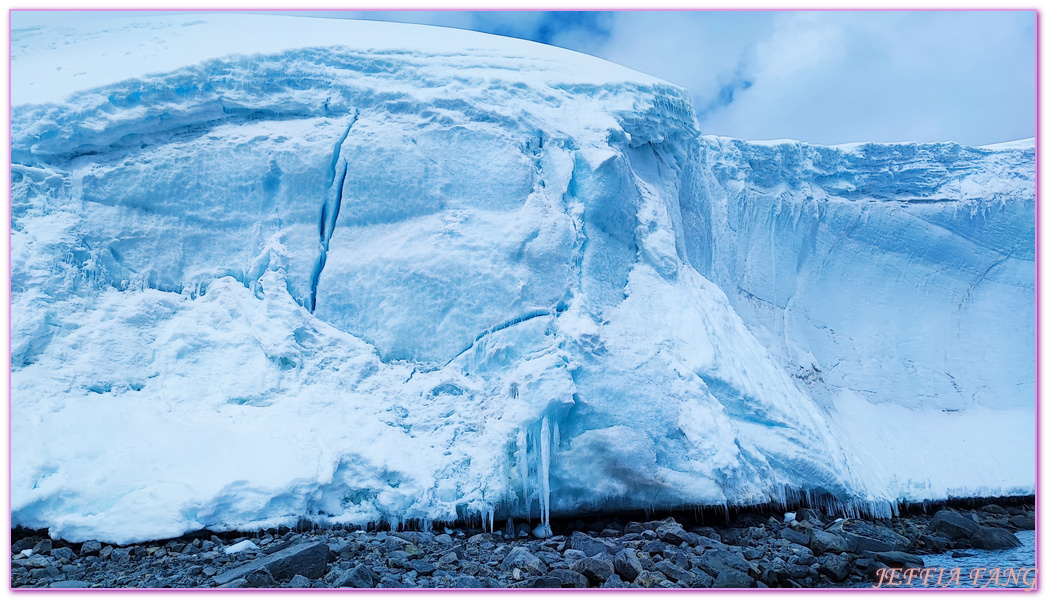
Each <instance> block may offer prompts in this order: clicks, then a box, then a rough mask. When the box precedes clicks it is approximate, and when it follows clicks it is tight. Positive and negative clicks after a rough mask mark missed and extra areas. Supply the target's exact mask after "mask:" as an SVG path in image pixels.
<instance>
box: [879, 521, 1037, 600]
mask: <svg viewBox="0 0 1047 600" xmlns="http://www.w3.org/2000/svg"><path fill="white" fill-rule="evenodd" d="M1015 536H1017V537H1018V541H1020V542H1021V543H1022V545H1021V546H1019V547H1017V548H1008V549H1006V550H959V551H957V552H962V553H964V554H969V555H970V556H965V557H961V558H953V557H952V554H953V553H952V552H946V553H944V554H927V555H924V556H922V557H921V558H923V564H924V567H925V568H926V569H930V570H931V573H930V575H929V576H928V577H927V578H926V584H925V583H924V578H923V576H922V575H923V574H920V575H917V576H915V577H913V578H912V579H911V581H909V582H908V583H907V582H905V581H904V580H902V581H901V583H902V585H901V586H897V587H903V588H904V587H914V588H922V587H928V588H930V587H935V588H943V587H948V588H983V587H984V588H1003V587H1009V588H1028V587H1032V586H1034V585H1035V584H1036V574H1037V573H1036V571H1035V570H1032V571H1030V569H1035V567H1036V532H1034V531H1019V532H1018V533H1016V534H1015ZM941 569H944V570H945V573H944V575H942V574H941V573H942V571H941ZM955 569H959V572H958V573H957V572H956V571H955ZM993 569H999V571H998V572H994V571H993ZM1009 570H1010V571H1009ZM957 574H958V577H956V575H957ZM994 575H995V576H996V577H995V578H994ZM899 579H900V578H899V577H896V578H895V582H898V581H899ZM1016 579H1017V581H1016ZM957 580H958V581H957ZM874 585H875V584H874ZM884 587H886V586H884ZM892 587H896V586H892Z"/></svg>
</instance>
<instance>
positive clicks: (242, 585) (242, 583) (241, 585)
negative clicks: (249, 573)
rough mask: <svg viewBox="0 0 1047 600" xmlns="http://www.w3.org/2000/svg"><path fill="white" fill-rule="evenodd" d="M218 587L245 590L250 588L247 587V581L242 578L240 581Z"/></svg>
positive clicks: (235, 580) (236, 580)
mask: <svg viewBox="0 0 1047 600" xmlns="http://www.w3.org/2000/svg"><path fill="white" fill-rule="evenodd" d="M218 587H220V588H245V587H250V586H248V585H247V579H245V578H243V577H241V578H239V579H234V580H232V581H230V582H227V583H223V584H222V585H219V586H218Z"/></svg>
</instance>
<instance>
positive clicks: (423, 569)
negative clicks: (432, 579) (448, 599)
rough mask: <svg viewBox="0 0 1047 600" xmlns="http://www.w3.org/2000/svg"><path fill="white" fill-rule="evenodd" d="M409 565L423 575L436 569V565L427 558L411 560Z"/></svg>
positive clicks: (430, 573)
mask: <svg viewBox="0 0 1047 600" xmlns="http://www.w3.org/2000/svg"><path fill="white" fill-rule="evenodd" d="M410 565H411V569H412V570H414V571H418V574H419V575H423V576H428V575H432V574H433V572H434V571H436V565H434V564H433V563H431V562H429V561H427V560H412V561H411V563H410Z"/></svg>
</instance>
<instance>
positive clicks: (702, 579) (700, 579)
mask: <svg viewBox="0 0 1047 600" xmlns="http://www.w3.org/2000/svg"><path fill="white" fill-rule="evenodd" d="M690 573H691V575H692V576H693V579H691V587H696V588H711V587H713V582H714V581H715V580H714V579H713V578H712V576H711V575H709V574H708V573H706V572H705V571H703V570H701V569H699V568H694V569H691V570H690Z"/></svg>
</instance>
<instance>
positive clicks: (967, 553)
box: [952, 550, 975, 558]
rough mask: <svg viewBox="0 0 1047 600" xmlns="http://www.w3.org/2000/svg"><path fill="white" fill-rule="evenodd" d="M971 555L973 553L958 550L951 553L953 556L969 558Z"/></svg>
mask: <svg viewBox="0 0 1047 600" xmlns="http://www.w3.org/2000/svg"><path fill="white" fill-rule="evenodd" d="M972 556H975V555H974V554H971V553H970V552H960V551H958V550H957V551H956V552H953V553H952V557H953V558H971V557H972Z"/></svg>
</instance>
